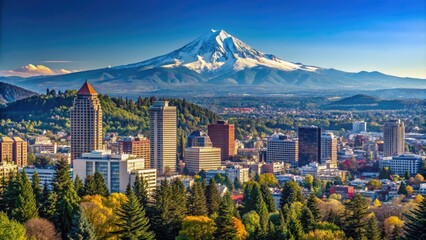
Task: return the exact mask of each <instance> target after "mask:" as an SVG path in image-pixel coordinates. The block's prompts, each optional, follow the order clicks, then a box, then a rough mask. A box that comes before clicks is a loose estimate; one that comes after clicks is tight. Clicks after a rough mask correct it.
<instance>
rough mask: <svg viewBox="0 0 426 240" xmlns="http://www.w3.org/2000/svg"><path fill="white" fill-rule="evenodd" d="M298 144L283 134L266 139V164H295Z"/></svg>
mask: <svg viewBox="0 0 426 240" xmlns="http://www.w3.org/2000/svg"><path fill="white" fill-rule="evenodd" d="M298 148H299V146H298V142H297V140H292V139H288V138H287V136H285V135H283V134H274V135H272V137H270V138H269V139H268V148H267V150H266V159H267V162H269V163H271V162H276V161H278V162H285V163H293V164H294V163H296V162H297V160H298V157H299V156H298Z"/></svg>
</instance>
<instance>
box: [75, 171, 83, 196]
mask: <svg viewBox="0 0 426 240" xmlns="http://www.w3.org/2000/svg"><path fill="white" fill-rule="evenodd" d="M74 188H75V191H76V192H77V195H78V196H79V197H83V196H84V184H83V181H81V178H80V177H79V176H78V175H77V176H75V179H74Z"/></svg>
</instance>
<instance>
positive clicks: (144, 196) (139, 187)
mask: <svg viewBox="0 0 426 240" xmlns="http://www.w3.org/2000/svg"><path fill="white" fill-rule="evenodd" d="M147 188H148V183H147V182H146V181H145V179H144V178H143V177H140V176H139V174H136V177H135V182H134V183H133V191H134V192H135V195H136V197H137V198H138V201H139V204H140V205H141V206H142V207H144V208H145V209H146V208H147V207H148V190H147Z"/></svg>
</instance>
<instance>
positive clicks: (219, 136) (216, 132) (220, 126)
mask: <svg viewBox="0 0 426 240" xmlns="http://www.w3.org/2000/svg"><path fill="white" fill-rule="evenodd" d="M208 134H209V137H210V139H211V141H212V143H213V147H217V148H220V149H221V151H222V157H221V159H222V161H226V160H228V159H229V157H231V156H234V155H235V154H236V153H235V126H234V124H228V122H227V121H217V123H215V124H210V125H209V126H208Z"/></svg>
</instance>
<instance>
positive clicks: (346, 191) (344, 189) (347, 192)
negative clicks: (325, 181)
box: [330, 185, 355, 199]
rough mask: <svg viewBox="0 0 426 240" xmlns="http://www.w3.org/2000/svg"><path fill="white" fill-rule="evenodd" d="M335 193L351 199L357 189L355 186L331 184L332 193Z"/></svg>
mask: <svg viewBox="0 0 426 240" xmlns="http://www.w3.org/2000/svg"><path fill="white" fill-rule="evenodd" d="M333 193H335V194H339V195H340V196H342V198H343V199H351V198H352V197H353V196H354V194H355V190H354V187H353V186H341V185H337V186H331V188H330V194H333Z"/></svg>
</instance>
